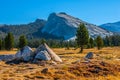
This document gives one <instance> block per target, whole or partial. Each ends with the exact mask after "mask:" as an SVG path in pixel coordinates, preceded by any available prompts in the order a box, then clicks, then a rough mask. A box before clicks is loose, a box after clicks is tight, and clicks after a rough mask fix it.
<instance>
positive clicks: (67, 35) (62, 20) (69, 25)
mask: <svg viewBox="0 0 120 80" xmlns="http://www.w3.org/2000/svg"><path fill="white" fill-rule="evenodd" d="M81 23H84V24H85V26H86V27H87V29H88V31H89V34H90V36H91V37H93V38H95V37H96V36H98V35H100V36H102V37H105V36H106V35H112V33H111V32H109V31H107V30H104V29H102V28H100V27H98V26H96V25H94V24H90V23H87V22H85V21H82V20H80V19H78V18H75V17H72V16H70V15H68V14H66V13H52V14H50V16H49V17H48V21H47V22H46V24H45V26H44V27H43V29H42V32H46V33H49V34H52V35H55V36H58V37H64V39H65V40H69V39H74V38H75V35H76V30H77V28H78V26H79V24H81Z"/></svg>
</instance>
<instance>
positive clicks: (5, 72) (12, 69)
mask: <svg viewBox="0 0 120 80" xmlns="http://www.w3.org/2000/svg"><path fill="white" fill-rule="evenodd" d="M53 51H54V52H55V53H56V54H58V55H59V56H60V57H61V58H62V60H63V63H58V64H57V65H52V64H51V65H50V64H47V65H45V66H40V65H37V64H29V63H21V64H18V65H16V64H13V65H8V64H5V62H2V61H1V62H0V80H41V79H43V80H57V79H60V80H120V48H119V47H108V48H103V49H102V50H99V51H98V50H97V49H96V48H94V49H85V50H84V52H83V53H78V52H79V49H76V50H74V49H72V48H71V49H70V50H66V49H64V48H53ZM88 52H93V53H94V54H95V59H92V61H91V63H83V61H84V56H85V55H86V54H87V53H88ZM15 53H16V50H15V51H0V54H15ZM77 60H80V61H81V62H80V63H75V64H72V63H73V62H75V61H77ZM102 61H103V62H105V63H107V64H108V65H106V66H102V65H100V64H99V63H100V62H102ZM76 66H77V68H76ZM91 66H93V67H92V68H91ZM96 66H97V67H100V68H101V69H102V70H101V72H99V73H96V74H94V73H92V72H89V70H93V71H94V70H95V69H94V68H95V67H96ZM44 68H48V72H47V73H46V74H43V73H41V71H42V70H43V69H44ZM104 68H105V70H106V69H107V70H108V72H106V74H107V75H103V71H104Z"/></svg>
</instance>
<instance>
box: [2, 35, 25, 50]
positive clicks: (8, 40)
mask: <svg viewBox="0 0 120 80" xmlns="http://www.w3.org/2000/svg"><path fill="white" fill-rule="evenodd" d="M15 42H16V41H15V40H14V36H13V34H12V33H8V34H7V36H6V37H5V38H4V39H0V50H13V48H14V47H15ZM26 45H27V39H26V38H25V36H24V35H21V36H20V37H19V43H18V48H22V47H24V46H26Z"/></svg>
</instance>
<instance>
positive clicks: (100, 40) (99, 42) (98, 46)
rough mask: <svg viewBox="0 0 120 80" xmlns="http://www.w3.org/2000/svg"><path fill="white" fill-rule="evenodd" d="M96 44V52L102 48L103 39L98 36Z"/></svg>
mask: <svg viewBox="0 0 120 80" xmlns="http://www.w3.org/2000/svg"><path fill="white" fill-rule="evenodd" d="M96 44H97V48H98V50H100V49H101V48H102V47H103V44H104V43H103V39H102V38H101V37H100V36H98V37H97V38H96Z"/></svg>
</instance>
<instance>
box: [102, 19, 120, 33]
mask: <svg viewBox="0 0 120 80" xmlns="http://www.w3.org/2000/svg"><path fill="white" fill-rule="evenodd" d="M100 27H101V28H104V29H106V30H109V31H111V32H115V33H120V21H119V22H115V23H107V24H103V25H100Z"/></svg>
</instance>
